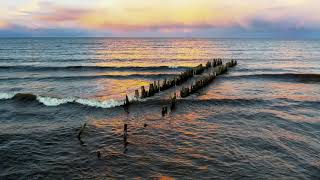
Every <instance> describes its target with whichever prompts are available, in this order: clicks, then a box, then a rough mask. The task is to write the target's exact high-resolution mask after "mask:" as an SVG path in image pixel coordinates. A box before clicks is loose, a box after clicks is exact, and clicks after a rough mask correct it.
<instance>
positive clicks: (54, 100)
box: [0, 93, 143, 108]
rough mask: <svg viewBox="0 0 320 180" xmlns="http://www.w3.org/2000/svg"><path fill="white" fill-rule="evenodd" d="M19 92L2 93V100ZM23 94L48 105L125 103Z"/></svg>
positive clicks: (131, 99)
mask: <svg viewBox="0 0 320 180" xmlns="http://www.w3.org/2000/svg"><path fill="white" fill-rule="evenodd" d="M18 94H19V93H0V100H8V99H15V97H16V95H18ZM21 96H25V97H27V96H29V97H30V96H36V100H37V101H38V102H40V103H42V104H44V105H46V106H59V105H62V104H67V103H78V104H81V105H85V106H90V107H97V108H112V107H117V106H121V105H123V104H124V100H114V99H108V100H104V101H101V100H97V99H85V98H76V97H67V98H58V97H49V96H40V95H33V94H21V93H20V94H19V97H20V98H21ZM129 100H130V101H143V100H141V99H137V98H134V97H133V96H129Z"/></svg>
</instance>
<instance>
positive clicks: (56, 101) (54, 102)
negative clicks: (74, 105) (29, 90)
mask: <svg viewBox="0 0 320 180" xmlns="http://www.w3.org/2000/svg"><path fill="white" fill-rule="evenodd" d="M37 100H38V101H39V102H41V103H42V104H44V105H46V106H59V105H61V104H66V103H69V102H73V101H74V100H75V99H74V98H55V97H48V96H37Z"/></svg>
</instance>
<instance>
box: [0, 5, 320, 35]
mask: <svg viewBox="0 0 320 180" xmlns="http://www.w3.org/2000/svg"><path fill="white" fill-rule="evenodd" d="M317 7H320V2H319V1H317V0H247V1H243V0H233V1H218V0H150V1H145V0H135V1H132V0H108V1H104V0H90V1H79V2H76V1H74V2H71V1H69V2H65V1H62V0H56V1H53V0H25V1H22V0H12V1H10V2H7V3H4V4H3V6H2V7H1V8H0V10H1V11H0V12H1V13H0V36H62V35H63V36H168V37H171V36H172V37H174V36H200V37H201V36H203V37H222V36H224V37H225V36H226V37H237V36H239V37H241V36H249V37H250V36H252V37H255V36H257V37H259V36H270V37H273V36H287V35H289V36H302V37H304V36H314V35H315V36H317V35H319V32H320V13H319V11H318V10H317ZM72 32H74V33H72Z"/></svg>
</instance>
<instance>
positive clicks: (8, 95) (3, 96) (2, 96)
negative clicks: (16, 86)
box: [0, 93, 15, 99]
mask: <svg viewBox="0 0 320 180" xmlns="http://www.w3.org/2000/svg"><path fill="white" fill-rule="evenodd" d="M14 95H15V93H0V99H11V98H13V97H14Z"/></svg>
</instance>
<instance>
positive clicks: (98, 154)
mask: <svg viewBox="0 0 320 180" xmlns="http://www.w3.org/2000/svg"><path fill="white" fill-rule="evenodd" d="M97 157H98V159H100V158H101V153H100V151H97Z"/></svg>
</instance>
